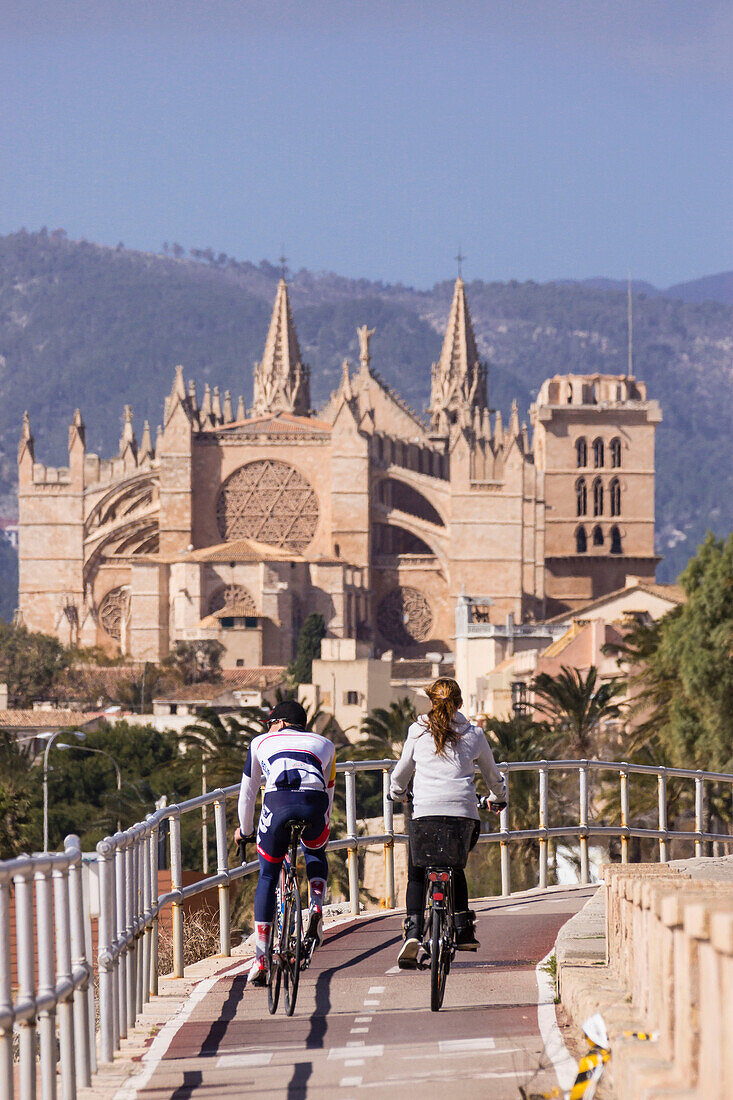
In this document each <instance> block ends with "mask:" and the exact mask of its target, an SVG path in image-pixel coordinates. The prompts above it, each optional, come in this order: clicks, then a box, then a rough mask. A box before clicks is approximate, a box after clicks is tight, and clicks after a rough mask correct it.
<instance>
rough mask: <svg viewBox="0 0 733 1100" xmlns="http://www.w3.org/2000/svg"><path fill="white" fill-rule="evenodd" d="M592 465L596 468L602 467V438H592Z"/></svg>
mask: <svg viewBox="0 0 733 1100" xmlns="http://www.w3.org/2000/svg"><path fill="white" fill-rule="evenodd" d="M593 465H594V466H595V468H596V469H597V470H600V469H601V468H602V467H603V440H602V439H594V440H593Z"/></svg>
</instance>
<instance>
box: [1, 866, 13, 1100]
mask: <svg viewBox="0 0 733 1100" xmlns="http://www.w3.org/2000/svg"><path fill="white" fill-rule="evenodd" d="M0 928H10V882H9V881H8V879H6V878H2V879H0ZM10 966H11V963H10V936H2V937H0V1013H2V1016H3V1018H4V1019H5V1020H7V1021H8V1026H7V1027H2V1026H0V1096H7V1098H8V1100H13V1024H12V1012H13V989H12V981H11V978H12V975H11V970H10Z"/></svg>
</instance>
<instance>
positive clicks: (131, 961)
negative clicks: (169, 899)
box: [123, 833, 137, 1031]
mask: <svg viewBox="0 0 733 1100" xmlns="http://www.w3.org/2000/svg"><path fill="white" fill-rule="evenodd" d="M123 854H124V857H125V858H124V868H125V898H124V901H125V924H124V935H125V940H126V942H127V948H126V950H127V1029H128V1031H132V1029H133V1028H134V1026H135V1023H136V1021H137V1012H136V1011H135V1009H136V1001H137V967H136V965H135V964H136V962H137V960H136V958H135V939H134V936H133V932H134V929H135V916H134V913H135V901H134V887H135V872H134V867H133V863H134V851H133V840H132V838H131V837H130V835H129V833H128V834H127V836H126V837H125V848H124V852H123Z"/></svg>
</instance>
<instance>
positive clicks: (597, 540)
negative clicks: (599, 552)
mask: <svg viewBox="0 0 733 1100" xmlns="http://www.w3.org/2000/svg"><path fill="white" fill-rule="evenodd" d="M593 545H594V546H603V531H602V530H601V529H600V527H599V526H598V524H596V526H595V527H594V528H593Z"/></svg>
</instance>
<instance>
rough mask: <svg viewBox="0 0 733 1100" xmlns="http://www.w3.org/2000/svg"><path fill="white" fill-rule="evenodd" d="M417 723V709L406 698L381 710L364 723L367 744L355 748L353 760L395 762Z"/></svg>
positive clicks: (374, 712) (363, 742)
mask: <svg viewBox="0 0 733 1100" xmlns="http://www.w3.org/2000/svg"><path fill="white" fill-rule="evenodd" d="M414 721H415V707H414V705H413V704H412V703H411V702H410V699H409V698H408V697H407V696H406V695H405V696H404V697H403V698H402V699H398V700H397V702H396V703H390V704H389V707H377V708H376V709H375V710H373V711H372V712H371V714H368V715H367V716H366V718H364V719H363V721H362V723H361V732H362V734H363V735H364V739H363V741H360V742H359V744H358V745H356V746H353V747H354V749H355V751H354V752H353V753H352V756H351V759H352V760H353V759H354V758H357V759H358V758H361V759H362V760H365V759H368V758H370V757H371V758H373V759H386V758H387V757H392V758H393V759H394V758H395V757H397V756H399V754H400V753H401V752H402V746H403V745H404V743H405V738H406V737H407V731H408V729H409V728H410V725H411V724H412V723H413V722H414Z"/></svg>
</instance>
